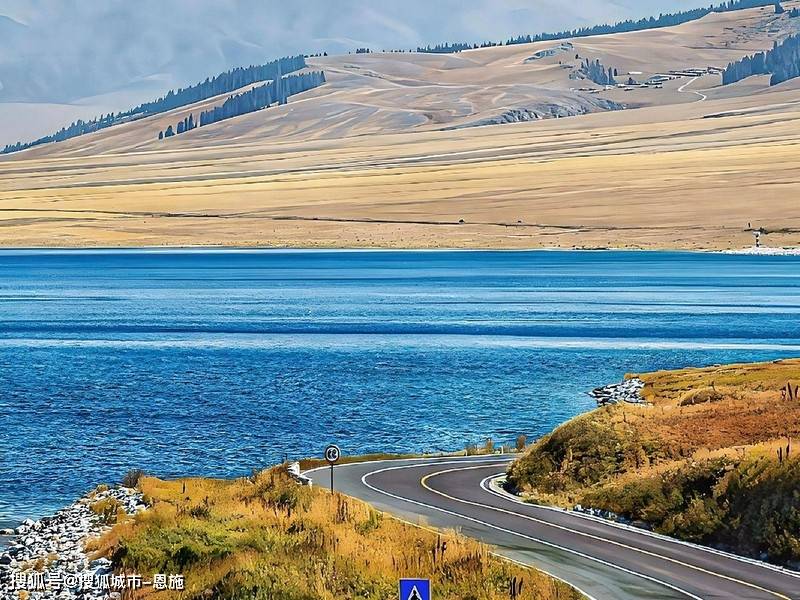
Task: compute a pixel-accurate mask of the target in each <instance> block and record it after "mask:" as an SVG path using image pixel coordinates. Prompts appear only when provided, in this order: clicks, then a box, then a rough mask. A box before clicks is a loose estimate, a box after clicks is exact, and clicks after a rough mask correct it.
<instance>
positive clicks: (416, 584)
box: [400, 579, 431, 600]
mask: <svg viewBox="0 0 800 600" xmlns="http://www.w3.org/2000/svg"><path fill="white" fill-rule="evenodd" d="M400 600H431V580H430V579H401V580H400Z"/></svg>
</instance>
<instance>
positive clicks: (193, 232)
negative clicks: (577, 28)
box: [0, 2, 800, 249]
mask: <svg viewBox="0 0 800 600" xmlns="http://www.w3.org/2000/svg"><path fill="white" fill-rule="evenodd" d="M783 5H784V7H785V8H786V12H784V13H782V14H775V11H774V8H773V7H771V6H768V7H761V8H752V9H744V10H736V11H730V12H721V13H711V14H708V15H706V16H704V17H703V18H701V19H698V20H694V21H689V22H687V23H683V24H681V25H677V26H674V27H664V28H658V29H650V30H642V31H634V32H629V33H615V34H608V35H596V36H589V37H575V38H571V39H563V40H551V41H542V42H535V43H530V44H526V43H523V44H513V45H503V46H495V47H488V48H478V49H470V50H465V51H462V52H458V53H451V54H431V53H418V52H402V53H392V52H387V53H379V52H372V53H364V54H352V55H345V56H316V57H308V58H307V59H306V62H307V67H306V68H305V69H304V70H303V71H300V72H299V73H301V74H302V73H318V72H322V73H324V83H323V84H321V85H317V86H316V87H313V89H308V90H307V91H302V92H300V93H297V94H295V95H293V96H292V97H291V98H290V99H289V100H288V102H287V103H285V104H283V105H280V106H273V107H271V108H268V109H266V110H256V111H255V112H250V113H248V114H243V115H241V116H237V117H234V118H229V119H225V120H222V121H219V122H215V123H213V124H210V125H207V126H203V127H197V128H190V130H189V131H186V132H185V133H182V134H180V135H176V136H174V137H169V138H168V139H161V140H160V139H158V137H159V132H162V131H166V130H167V128H168V127H170V126H172V127H176V125H177V124H178V123H183V122H188V119H189V117H190V116H191V117H193V119H197V118H198V115H199V114H200V113H201V112H202V111H206V110H209V109H211V108H213V106H216V105H219V104H221V103H222V102H224V101H225V99H226V98H227V97H228V96H229V95H230V94H229V93H225V94H222V95H220V96H215V97H212V98H208V99H204V100H202V101H200V102H198V103H194V104H190V105H187V106H183V107H179V108H175V109H173V110H169V111H166V112H164V113H161V114H157V115H153V116H150V117H147V118H143V119H137V120H133V121H131V122H128V123H123V124H120V125H115V126H113V127H110V128H108V129H103V130H102V131H98V132H96V133H92V134H88V135H83V136H80V137H77V138H73V139H69V140H66V141H63V142H58V143H56V144H45V145H42V146H37V147H35V148H32V149H29V150H26V151H24V152H19V153H14V154H10V155H6V156H2V157H0V224H2V225H4V227H2V228H0V244H2V245H6V246H85V245H102V246H117V245H123V246H125V245H161V244H168V245H175V244H192V245H194V244H214V245H220V244H221V245H262V246H326V247H331V246H334V247H340V246H351V247H369V246H382V247H442V246H448V247H515V248H516V247H542V246H562V247H598V246H600V247H607V246H614V247H643V248H663V247H678V248H705V249H714V248H737V247H742V246H745V245H749V244H750V243H751V242H752V233H751V231H750V230H751V229H755V228H759V227H760V228H763V229H764V230H766V231H767V232H768V233H767V237H766V240H765V241H766V242H767V243H769V244H770V245H783V244H786V245H791V244H797V243H798V232H800V218H798V217H797V216H796V215H795V214H794V212H795V211H792V210H791V209H792V206H793V203H794V199H795V198H796V194H797V192H798V191H800V189H798V188H800V182H798V181H797V179H796V178H795V177H793V172H794V168H795V165H794V163H795V161H794V154H795V152H794V148H793V145H792V144H793V131H796V128H797V125H798V123H797V119H798V116H800V110H798V109H797V108H796V103H795V102H794V99H795V98H796V94H797V87H798V85H800V83H798V80H796V79H791V80H788V81H785V82H782V83H780V84H778V85H773V86H770V85H769V83H770V82H769V76H768V75H755V76H753V77H748V78H746V79H743V80H742V81H738V82H736V83H733V84H730V85H725V86H723V85H722V76H721V74H720V73H721V72H722V70H723V69H724V68H725V67H726V66H727V65H728V64H729V63H731V62H735V61H738V60H740V59H742V58H743V57H744V56H746V55H749V54H753V53H756V52H760V51H765V50H768V49H769V48H771V47H772V46H773V44H774V43H775V42H780V41H782V40H783V39H785V38H786V37H787V36H788V35H790V34H791V33H793V32H794V31H796V30H797V29H798V27H800V19H798V18H796V17H792V16H790V13H791V9H792V8H794V7H795V6H797V5H800V3H797V2H784V3H783ZM609 69H610V72H611V77H612V78H613V80H614V83H613V84H612V83H609V81H608V80H607V74H608V72H609ZM614 73H616V75H614ZM604 77H606V79H604ZM598 82H601V83H598ZM261 83H265V82H261ZM617 84H619V85H617ZM249 87H250V85H249V84H248V86H245V88H242V89H240V90H239V92H242V91H246V89H249ZM765 198H766V201H764V200H765Z"/></svg>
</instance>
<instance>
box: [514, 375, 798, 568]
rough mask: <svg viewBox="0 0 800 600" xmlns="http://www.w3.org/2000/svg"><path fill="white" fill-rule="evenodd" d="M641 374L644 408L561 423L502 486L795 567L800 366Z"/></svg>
mask: <svg viewBox="0 0 800 600" xmlns="http://www.w3.org/2000/svg"><path fill="white" fill-rule="evenodd" d="M640 377H641V379H642V380H644V381H645V383H646V385H645V388H644V390H643V392H642V393H643V395H644V397H645V398H646V399H647V400H648V402H649V403H650V406H635V405H630V404H624V405H614V406H607V407H603V408H598V409H597V410H594V411H592V412H590V413H588V414H586V415H582V416H580V417H577V418H575V419H573V420H571V421H569V422H567V423H565V424H564V425H562V426H561V427H559V428H557V429H556V430H555V431H553V432H552V433H551V434H549V435H547V436H545V437H544V438H542V439H541V440H540V441H538V442H537V443H536V444H535V445H533V447H532V448H531V449H530V450H529V451H528V453H527V454H526V455H525V456H523V457H522V458H520V460H518V461H517V462H516V463H515V464H514V465H513V467H512V468H511V470H510V472H509V481H510V483H511V484H512V485H513V486H515V487H516V488H517V489H519V490H520V491H522V492H524V493H525V494H526V495H528V496H529V497H530V498H531V499H533V500H536V501H540V502H546V503H551V504H557V505H561V506H573V505H575V504H581V505H583V506H590V507H594V508H601V509H606V510H610V511H613V512H615V513H617V514H619V515H622V516H624V517H627V518H629V519H631V520H635V521H642V522H644V523H647V524H649V526H651V527H652V528H653V529H655V530H656V531H659V532H662V533H666V534H669V535H673V536H676V537H680V538H683V539H687V540H691V541H696V542H700V543H704V544H710V545H715V546H718V547H723V548H727V549H730V550H734V551H736V552H739V553H743V554H747V555H751V556H756V557H760V558H764V559H768V560H771V561H774V562H778V563H788V564H794V565H796V564H798V563H799V562H800V460H798V458H797V456H796V450H795V449H794V448H793V447H792V441H793V439H796V438H797V436H798V435H800V399H799V398H798V389H797V385H798V383H800V360H784V361H775V362H771V363H759V364H747V365H729V366H724V367H710V368H706V369H683V370H679V371H663V372H656V373H648V374H644V375H640ZM798 451H800V448H798Z"/></svg>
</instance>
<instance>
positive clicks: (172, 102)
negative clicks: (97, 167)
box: [0, 55, 325, 154]
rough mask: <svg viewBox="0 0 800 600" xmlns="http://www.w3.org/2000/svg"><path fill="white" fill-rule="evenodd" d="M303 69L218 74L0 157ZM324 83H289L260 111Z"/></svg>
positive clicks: (13, 147) (274, 66) (268, 66)
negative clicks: (282, 93)
mask: <svg viewBox="0 0 800 600" xmlns="http://www.w3.org/2000/svg"><path fill="white" fill-rule="evenodd" d="M305 67H306V61H305V58H304V57H303V56H300V55H298V56H290V57H285V58H279V59H277V60H274V61H271V62H268V63H265V64H263V65H251V66H249V67H237V68H235V69H231V70H230V71H225V72H224V73H220V74H219V75H216V76H215V77H213V78H208V77H207V78H206V79H205V81H201V82H199V83H197V84H195V85H192V86H189V87H186V88H181V89H178V90H177V91H173V90H170V91H169V92H167V93H166V94H165V95H164V96H162V97H161V98H159V99H158V100H154V101H152V102H145V103H143V104H140V105H139V106H136V107H135V108H132V109H130V110H127V111H124V112H118V113H117V114H107V115H101V116H100V117H96V118H94V119H92V120H90V121H83V120H78V121H75V122H73V123H72V124H71V125H69V126H68V127H62V128H61V129H60V130H59V131H57V132H56V133H53V134H51V135H47V136H44V137H41V138H39V139H36V140H34V141H32V142H26V143H23V142H17V143H16V144H7V145H6V146H5V147H4V148H3V150H2V151H0V153H1V154H8V153H11V152H18V151H20V150H25V149H27V148H32V147H33V146H39V145H41V144H46V143H50V142H60V141H63V140H68V139H70V138H73V137H76V136H79V135H83V134H86V133H92V132H94V131H99V130H100V129H105V128H106V127H111V126H112V125H117V124H120V123H125V122H127V121H130V120H132V119H135V118H144V117H148V116H150V115H155V114H159V113H162V112H166V111H169V110H173V109H175V108H179V107H181V106H186V105H189V104H193V103H195V102H199V101H201V100H206V99H208V98H212V97H214V96H218V95H220V94H225V93H229V92H233V91H234V90H237V89H239V88H242V87H245V86H247V85H250V84H252V83H256V82H258V81H266V80H280V79H281V78H282V77H283V75H284V74H286V73H292V72H294V71H299V70H300V69H303V68H305ZM324 81H325V77H324V75H322V74H321V73H319V74H316V75H314V74H309V76H304V77H302V78H297V79H295V80H292V82H291V83H287V84H286V85H287V91H286V93H285V94H284V95H283V96H281V95H279V94H277V95H263V97H261V98H260V101H261V104H260V106H259V108H264V107H265V106H269V105H270V104H272V103H273V102H277V101H281V100H283V101H284V102H285V99H286V97H287V96H288V95H291V94H294V93H298V92H300V91H305V90H307V89H311V87H315V86H316V85H320V84H321V83H324ZM262 87H263V86H262ZM232 98H233V97H232ZM229 100H230V98H229ZM225 104H226V105H227V104H228V102H227V101H226V102H225ZM223 106H224V105H223ZM247 108H248V109H249V110H245V107H244V106H241V107H239V108H238V110H239V112H238V113H236V114H243V113H244V112H251V111H252V110H256V108H255V105H250V106H248V107H247ZM204 114H205V113H204ZM211 114H212V115H213V114H215V113H214V111H211ZM223 114H226V115H227V116H225V117H221V116H220V115H217V116H218V118H216V119H215V120H221V118H229V117H231V116H235V115H234V114H233V111H232V109H229V110H228V112H227V113H226V112H225V111H224V110H223ZM211 122H213V120H212V117H210V116H207V117H206V118H205V120H204V119H203V118H202V115H201V119H200V120H199V124H200V125H207V124H209V123H211ZM186 127H188V120H187V122H186V125H185V126H184V128H181V127H180V125H179V126H178V129H180V131H177V132H178V133H183V131H184V130H187V129H185V128H186ZM188 128H189V129H192V128H193V127H188ZM162 133H163V132H162ZM165 135H166V137H171V136H172V135H174V131H173V130H172V128H169V129H168V130H167V133H166V134H165ZM161 137H162V138H163V137H164V135H162V136H161Z"/></svg>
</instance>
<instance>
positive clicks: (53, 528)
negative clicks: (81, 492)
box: [0, 487, 146, 600]
mask: <svg viewBox="0 0 800 600" xmlns="http://www.w3.org/2000/svg"><path fill="white" fill-rule="evenodd" d="M145 508H146V506H145V504H144V500H143V497H142V494H141V492H139V491H137V490H136V489H133V488H126V487H116V488H111V489H103V488H98V490H95V491H93V492H90V493H89V494H86V495H85V496H83V497H82V498H80V499H79V500H77V501H76V502H74V503H72V504H70V505H69V506H67V507H65V508H63V509H61V510H59V511H58V512H56V513H55V514H54V515H53V516H51V517H43V518H42V519H40V520H38V521H33V520H30V519H28V520H25V521H23V523H22V524H21V525H19V527H17V528H16V529H14V530H3V531H2V532H0V535H11V538H10V540H11V541H10V545H9V546H8V547H6V548H2V552H0V598H2V599H3V600H5V599H12V598H17V597H18V596H19V592H20V591H22V590H24V591H26V592H27V598H28V599H29V600H51V599H53V600H89V599H100V598H114V597H119V595H120V592H119V591H115V590H114V586H113V581H112V580H111V575H112V568H111V561H109V560H108V559H106V558H98V559H95V560H90V558H89V555H88V553H87V551H86V543H87V542H88V541H89V540H92V539H95V538H97V537H99V536H101V535H102V534H103V533H105V532H106V531H108V530H109V529H110V528H111V525H110V524H109V523H110V522H111V521H112V520H114V519H115V518H116V516H117V514H121V511H124V513H125V514H128V515H132V514H135V513H137V512H139V511H141V510H144V509H145Z"/></svg>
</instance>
